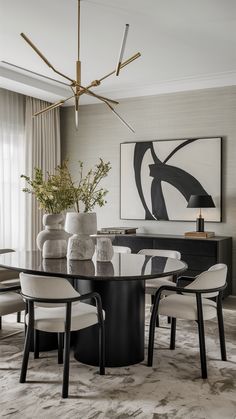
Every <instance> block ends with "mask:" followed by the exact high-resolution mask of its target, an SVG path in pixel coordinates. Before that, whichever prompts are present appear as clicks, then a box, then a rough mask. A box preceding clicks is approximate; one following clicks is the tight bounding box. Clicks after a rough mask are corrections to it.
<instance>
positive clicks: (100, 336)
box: [99, 322, 105, 375]
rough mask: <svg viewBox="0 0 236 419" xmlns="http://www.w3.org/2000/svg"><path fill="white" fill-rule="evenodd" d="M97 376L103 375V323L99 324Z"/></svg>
mask: <svg viewBox="0 0 236 419" xmlns="http://www.w3.org/2000/svg"><path fill="white" fill-rule="evenodd" d="M99 374H100V375H105V328H104V322H101V324H99Z"/></svg>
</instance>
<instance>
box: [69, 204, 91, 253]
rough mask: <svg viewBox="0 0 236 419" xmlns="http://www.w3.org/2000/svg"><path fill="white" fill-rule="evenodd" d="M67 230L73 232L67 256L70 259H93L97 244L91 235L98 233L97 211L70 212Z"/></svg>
mask: <svg viewBox="0 0 236 419" xmlns="http://www.w3.org/2000/svg"><path fill="white" fill-rule="evenodd" d="M65 230H66V231H67V232H68V233H70V234H73V236H71V237H70V238H69V241H68V247H67V258H68V259H70V260H89V259H92V257H93V254H94V250H95V244H94V241H93V239H91V237H90V235H91V234H96V233H97V215H96V213H95V212H90V213H78V212H68V213H67V214H66V222H65Z"/></svg>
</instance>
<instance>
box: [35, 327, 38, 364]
mask: <svg viewBox="0 0 236 419" xmlns="http://www.w3.org/2000/svg"><path fill="white" fill-rule="evenodd" d="M38 358H39V331H38V330H37V329H34V359H38Z"/></svg>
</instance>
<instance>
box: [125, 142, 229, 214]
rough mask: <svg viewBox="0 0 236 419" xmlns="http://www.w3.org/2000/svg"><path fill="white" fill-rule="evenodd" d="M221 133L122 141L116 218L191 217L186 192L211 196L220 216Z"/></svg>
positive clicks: (209, 212)
mask: <svg viewBox="0 0 236 419" xmlns="http://www.w3.org/2000/svg"><path fill="white" fill-rule="evenodd" d="M221 147H222V139H221V138H218V137H217V138H194V139H179V140H168V141H166V140H165V141H146V142H136V143H123V144H121V219H146V220H172V221H191V220H192V217H193V211H191V210H190V209H187V203H188V201H189V198H190V196H191V195H211V196H212V197H213V199H214V202H215V208H211V209H209V210H208V217H207V218H208V220H209V221H214V222H220V221H221Z"/></svg>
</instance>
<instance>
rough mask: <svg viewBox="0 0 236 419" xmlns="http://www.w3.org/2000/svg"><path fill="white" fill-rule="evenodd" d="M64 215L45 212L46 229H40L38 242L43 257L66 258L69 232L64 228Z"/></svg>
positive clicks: (44, 223) (44, 222)
mask: <svg viewBox="0 0 236 419" xmlns="http://www.w3.org/2000/svg"><path fill="white" fill-rule="evenodd" d="M63 222H64V216H63V215H62V214H45V215H44V216H43V225H44V227H45V229H44V230H43V231H40V233H39V234H38V236H37V239H36V243H37V246H38V248H39V250H41V251H42V256H43V258H47V259H57V258H64V257H65V256H66V252H67V242H68V238H69V236H70V235H69V234H68V233H66V232H65V230H64V229H63V228H62V223H63Z"/></svg>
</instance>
